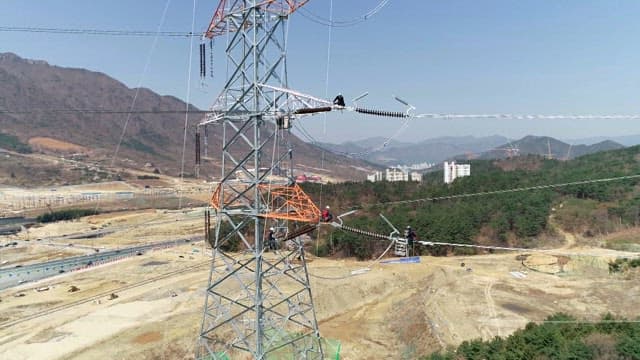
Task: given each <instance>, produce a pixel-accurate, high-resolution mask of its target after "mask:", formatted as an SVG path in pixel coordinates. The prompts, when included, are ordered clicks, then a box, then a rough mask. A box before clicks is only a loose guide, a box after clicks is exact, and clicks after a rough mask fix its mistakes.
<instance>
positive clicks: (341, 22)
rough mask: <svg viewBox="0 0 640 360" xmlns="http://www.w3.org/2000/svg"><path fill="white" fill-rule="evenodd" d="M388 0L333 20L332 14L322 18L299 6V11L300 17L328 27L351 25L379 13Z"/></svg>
mask: <svg viewBox="0 0 640 360" xmlns="http://www.w3.org/2000/svg"><path fill="white" fill-rule="evenodd" d="M389 2H390V0H382V1H380V2H379V3H378V5H376V6H375V7H374V8H372V9H371V10H369V11H367V12H366V13H364V14H362V15H360V16H357V17H354V18H351V19H347V20H334V19H333V16H330V17H329V18H328V19H327V18H323V17H321V16H319V15H316V14H315V13H313V12H311V11H310V10H308V9H306V8H300V9H299V12H300V15H302V17H304V18H306V19H308V20H310V21H312V22H314V23H316V24H320V25H323V26H328V27H351V26H355V25H358V24H360V23H363V22H365V21H367V20H369V19H370V18H372V17H373V16H374V15H376V14H377V13H379V12H380V11H381V10H382V9H383V8H384V7H385V6H387V4H388V3H389Z"/></svg>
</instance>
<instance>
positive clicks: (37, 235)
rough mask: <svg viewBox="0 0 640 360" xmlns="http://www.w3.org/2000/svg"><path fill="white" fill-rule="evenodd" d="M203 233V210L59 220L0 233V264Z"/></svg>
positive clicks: (118, 213) (40, 259) (135, 213)
mask: <svg viewBox="0 0 640 360" xmlns="http://www.w3.org/2000/svg"><path fill="white" fill-rule="evenodd" d="M202 234H203V210H202V209H195V210H153V209H150V210H142V211H121V212H115V213H106V214H100V215H95V216H87V217H84V218H81V219H78V220H73V221H59V222H55V223H49V224H43V225H40V226H36V227H32V228H30V229H25V230H23V231H21V232H20V233H18V234H16V235H9V236H0V244H5V243H9V242H13V241H17V242H18V246H16V247H10V248H1V249H0V267H8V266H15V265H17V264H22V265H26V264H30V263H36V262H43V261H48V260H55V259H62V258H65V257H69V256H73V255H84V254H88V253H93V252H94V249H114V248H119V247H123V246H134V245H144V244H148V243H154V242H160V241H167V240H174V239H184V238H191V237H197V236H201V235H202Z"/></svg>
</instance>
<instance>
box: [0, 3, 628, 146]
mask: <svg viewBox="0 0 640 360" xmlns="http://www.w3.org/2000/svg"><path fill="white" fill-rule="evenodd" d="M329 3H330V2H329V0H311V1H310V2H309V4H308V5H307V6H306V8H307V9H308V10H309V11H312V12H313V13H315V14H317V15H320V16H323V17H328V16H329ZM377 3H378V1H376V0H358V1H355V0H352V1H338V0H334V18H335V19H336V20H345V19H350V18H353V17H356V16H358V15H359V14H362V13H365V12H366V11H367V10H368V9H370V8H373V7H374V6H375V5H376V4H377ZM192 5H193V2H192V1H185V0H182V1H176V0H173V1H171V2H170V3H169V11H168V15H167V18H166V21H165V24H164V26H163V27H162V30H164V31H189V30H190V28H191V11H192ZM216 5H217V1H197V16H196V23H195V24H196V30H197V31H201V30H203V29H204V28H205V27H206V25H207V24H208V22H209V19H210V17H211V14H212V13H213V11H214V9H215V7H216ZM164 6H165V1H164V0H155V1H151V0H138V1H124V0H112V1H108V2H97V1H90V2H89V1H80V0H65V1H62V0H48V1H24V0H4V1H3V4H2V10H1V11H0V24H2V26H37V27H62V28H92V29H95V28H97V29H131V30H155V29H156V28H157V27H158V24H159V21H160V18H161V14H162V10H163V8H164ZM639 14H640V2H639V1H635V0H628V1H614V0H601V1H586V0H565V1H558V0H532V1H529V0H509V1H507V0H500V1H499V0H446V1H445V0H440V1H435V0H433V1H432V0H421V1H409V0H391V1H390V2H389V4H388V5H387V6H386V7H385V8H384V9H383V10H382V11H381V12H380V13H379V14H377V15H376V16H375V17H373V18H371V19H369V20H367V21H366V22H363V23H361V24H359V25H357V26H354V27H348V28H334V29H333V30H332V42H331V61H330V63H329V86H328V88H329V94H330V97H333V96H334V95H335V94H336V93H338V92H342V93H343V94H344V95H345V97H346V98H347V99H350V98H353V97H355V96H357V95H359V94H360V93H362V92H364V91H368V92H369V93H370V95H369V97H367V99H366V100H365V102H364V103H363V105H367V106H369V107H373V108H388V109H390V110H400V109H401V106H400V105H399V104H398V103H397V102H395V101H394V100H393V99H392V97H391V96H392V95H393V94H396V95H401V96H402V97H403V98H406V99H407V100H409V101H410V102H411V103H413V104H414V105H415V106H416V107H417V108H418V112H444V113H522V114H530V113H533V114H540V113H541V114H571V113H581V114H594V113H597V114H637V113H640V101H639V100H640V96H639V95H640V94H639V93H640V91H639V89H640V66H639V65H638V64H640V42H638V40H637V36H638V34H640V21H638V20H637V19H638V17H639V16H638V15H639ZM290 26H291V28H290V39H289V40H290V41H289V52H288V64H289V82H290V87H292V88H295V89H299V90H301V91H303V92H307V93H311V94H314V95H317V96H324V95H325V87H326V71H327V46H328V36H329V29H328V28H327V27H325V26H322V25H318V24H315V23H313V22H311V21H309V20H308V19H306V18H304V17H303V16H301V14H294V15H293V17H292V19H291V24H290ZM152 42H153V38H150V37H144V38H132V37H123V38H120V37H99V36H77V35H51V34H26V33H7V32H0V52H5V51H10V52H15V53H17V54H18V55H20V56H23V57H27V58H34V59H43V60H46V61H48V62H49V63H51V64H55V65H60V66H68V67H82V68H88V69H91V70H96V71H101V72H104V73H106V74H108V75H110V76H113V77H115V78H116V79H118V80H120V81H122V82H124V83H125V84H127V85H128V86H131V87H133V86H137V85H138V84H141V85H142V86H145V87H149V88H151V89H153V90H154V91H157V92H159V93H161V94H170V95H174V96H177V97H179V98H182V99H185V98H186V94H187V77H188V73H187V67H188V57H189V46H190V44H189V40H188V39H185V38H178V39H176V38H161V39H160V40H159V42H158V44H157V47H156V49H155V51H154V52H153V54H152V57H151V61H150V65H149V68H148V71H147V72H146V74H144V76H143V69H144V66H145V63H146V61H147V57H148V56H149V53H150V48H151V46H152ZM197 44H198V41H197V40H196V41H195V43H194V49H195V51H194V59H193V60H194V62H193V65H194V66H193V68H192V89H191V101H192V102H193V103H194V104H195V105H197V106H199V107H201V108H206V107H208V106H209V104H210V103H211V102H212V101H213V99H214V98H215V96H216V95H217V93H218V91H219V89H220V83H221V82H222V81H224V64H223V61H224V58H223V57H221V56H217V58H216V67H215V69H216V71H217V72H218V73H219V75H218V76H217V77H216V78H214V80H213V82H212V81H211V80H209V81H208V84H207V86H205V87H203V86H201V84H200V81H199V77H198V72H199V69H198V66H197V62H198V54H197ZM325 124H326V131H325V130H324V129H325ZM304 126H305V127H306V128H307V129H308V130H309V131H310V132H311V133H312V134H313V135H314V136H315V137H316V138H317V139H319V140H328V141H344V140H349V139H359V138H364V137H369V136H384V135H388V134H390V133H393V132H395V131H396V130H397V129H398V128H399V122H398V121H397V120H393V119H384V118H371V117H362V116H358V115H354V114H351V113H346V114H342V115H332V116H329V117H326V118H324V117H315V118H310V119H306V120H304ZM635 133H640V125H638V124H637V122H634V121H601V120H592V121H585V120H567V121H558V120H553V121H552V120H464V121H462V120H437V121H434V120H415V121H413V122H412V123H411V125H410V127H409V128H408V129H407V130H406V131H405V132H404V133H403V134H402V135H401V136H400V137H399V139H400V140H420V139H424V138H430V137H436V136H443V135H452V136H456V135H476V136H483V135H491V134H502V135H506V136H509V137H512V138H518V137H521V136H524V135H527V134H537V135H551V136H556V137H560V138H578V137H590V136H599V135H627V134H635Z"/></svg>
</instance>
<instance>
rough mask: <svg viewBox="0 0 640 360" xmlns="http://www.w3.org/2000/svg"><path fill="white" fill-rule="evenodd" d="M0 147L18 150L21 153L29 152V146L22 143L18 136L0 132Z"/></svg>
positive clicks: (30, 150)
mask: <svg viewBox="0 0 640 360" xmlns="http://www.w3.org/2000/svg"><path fill="white" fill-rule="evenodd" d="M0 148H4V149H7V150H12V151H15V152H19V153H21V154H30V153H31V152H32V149H31V146H29V145H28V144H25V143H23V142H22V141H20V139H18V137H16V136H13V135H9V134H3V133H0Z"/></svg>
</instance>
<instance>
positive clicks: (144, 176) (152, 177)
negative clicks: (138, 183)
mask: <svg viewBox="0 0 640 360" xmlns="http://www.w3.org/2000/svg"><path fill="white" fill-rule="evenodd" d="M158 179H160V177H159V176H153V175H138V180H158Z"/></svg>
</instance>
